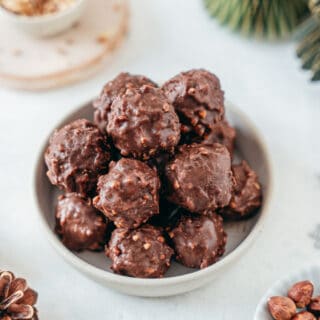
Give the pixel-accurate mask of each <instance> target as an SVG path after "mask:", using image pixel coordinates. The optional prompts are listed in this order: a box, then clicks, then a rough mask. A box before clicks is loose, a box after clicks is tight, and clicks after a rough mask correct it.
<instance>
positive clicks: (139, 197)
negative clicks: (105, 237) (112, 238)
mask: <svg viewBox="0 0 320 320" xmlns="http://www.w3.org/2000/svg"><path fill="white" fill-rule="evenodd" d="M159 189H160V180H159V178H158V176H157V172H156V171H155V170H154V169H151V168H150V167H149V166H148V165H147V164H146V163H144V162H141V161H139V160H134V159H126V158H122V159H121V160H119V161H118V162H111V164H110V169H109V172H108V174H106V175H103V176H101V177H100V178H99V181H98V195H97V196H96V197H95V198H94V199H93V202H94V205H95V207H96V208H97V209H99V210H100V211H102V212H103V213H104V214H105V215H106V216H107V217H108V218H109V219H110V220H112V221H113V222H114V224H115V225H116V226H117V227H118V228H120V227H122V228H137V227H139V226H140V225H141V224H142V223H145V222H146V221H147V220H148V219H149V218H150V217H151V216H153V215H155V214H158V213H159Z"/></svg>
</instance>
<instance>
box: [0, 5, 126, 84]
mask: <svg viewBox="0 0 320 320" xmlns="http://www.w3.org/2000/svg"><path fill="white" fill-rule="evenodd" d="M128 11H129V10H128V3H127V0H90V1H89V5H88V8H87V9H86V12H85V14H84V16H83V17H82V19H81V20H80V21H79V22H78V23H77V24H76V25H74V26H73V27H72V28H71V29H69V30H68V31H66V32H64V33H62V34H61V35H58V36H55V37H53V38H47V39H39V38H34V37H32V36H30V35H28V34H26V33H24V32H21V31H19V30H17V29H15V28H12V27H11V26H9V25H8V22H7V21H5V20H0V83H1V84H2V85H5V86H10V87H14V88H20V89H26V90H41V89H50V88H55V87H59V86H63V85H66V84H70V83H73V82H76V81H80V80H83V79H85V78H88V77H89V76H91V75H93V74H94V73H95V72H97V71H98V70H99V69H101V67H102V66H103V65H104V64H106V63H108V61H109V62H110V57H111V55H112V53H113V52H114V51H115V49H116V48H117V47H118V45H119V44H120V43H121V41H122V40H123V38H124V36H125V35H126V31H127V26H128V16H129V12H128Z"/></svg>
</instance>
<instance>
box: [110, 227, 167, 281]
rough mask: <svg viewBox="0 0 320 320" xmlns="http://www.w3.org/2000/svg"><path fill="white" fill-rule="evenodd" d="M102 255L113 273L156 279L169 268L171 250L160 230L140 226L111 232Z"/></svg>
mask: <svg viewBox="0 0 320 320" xmlns="http://www.w3.org/2000/svg"><path fill="white" fill-rule="evenodd" d="M106 254H107V256H109V257H110V259H111V260H112V266H111V268H112V270H113V271H114V272H115V273H119V274H123V275H127V276H131V277H138V278H160V277H163V275H164V274H165V273H166V271H167V270H168V268H169V266H170V260H171V257H172V255H173V250H172V249H171V248H170V247H169V246H168V245H167V244H166V242H165V238H164V237H163V234H162V230H161V229H160V228H157V227H154V226H151V225H144V226H142V227H140V228H138V229H135V230H127V229H122V228H119V229H116V230H114V231H113V233H112V236H111V239H110V241H109V245H108V248H107V250H106Z"/></svg>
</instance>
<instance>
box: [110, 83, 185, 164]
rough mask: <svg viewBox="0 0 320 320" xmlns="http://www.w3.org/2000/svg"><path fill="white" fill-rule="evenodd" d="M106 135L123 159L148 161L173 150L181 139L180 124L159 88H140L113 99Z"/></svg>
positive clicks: (129, 90)
mask: <svg viewBox="0 0 320 320" xmlns="http://www.w3.org/2000/svg"><path fill="white" fill-rule="evenodd" d="M107 132H108V133H109V134H110V136H111V137H112V140H113V143H114V145H115V146H116V147H117V148H118V149H119V150H120V152H121V154H122V155H123V156H129V155H131V156H133V157H135V158H141V159H144V160H147V159H149V158H150V157H153V156H155V155H157V154H158V153H160V152H169V153H172V152H173V151H174V148H175V146H176V145H177V144H178V142H179V139H180V122H179V118H178V116H177V114H176V113H175V111H174V108H173V106H172V105H171V104H170V103H169V101H168V100H167V98H166V97H165V95H164V94H163V92H162V91H161V90H160V89H158V88H154V87H151V86H142V87H141V88H139V89H128V90H127V91H126V92H125V93H124V94H123V95H122V96H121V97H118V98H116V99H115V101H114V102H113V104H112V106H111V111H110V113H109V115H108V125H107Z"/></svg>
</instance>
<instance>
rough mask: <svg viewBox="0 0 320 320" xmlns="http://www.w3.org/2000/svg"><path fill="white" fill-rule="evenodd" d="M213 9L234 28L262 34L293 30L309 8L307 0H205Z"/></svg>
mask: <svg viewBox="0 0 320 320" xmlns="http://www.w3.org/2000/svg"><path fill="white" fill-rule="evenodd" d="M204 3H205V5H206V7H207V9H208V11H209V13H210V14H211V15H212V16H213V17H215V18H217V19H218V21H219V22H220V23H222V24H224V25H228V26H229V27H230V28H231V29H232V30H235V31H239V32H240V33H242V34H244V35H249V36H255V37H259V38H261V37H262V38H268V39H274V38H282V37H285V36H287V35H288V34H290V33H291V32H292V31H293V29H294V28H295V27H296V26H297V25H298V24H299V23H300V22H301V21H302V19H303V18H304V16H305V15H306V13H307V12H308V7H307V3H306V1H305V0H204Z"/></svg>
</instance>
